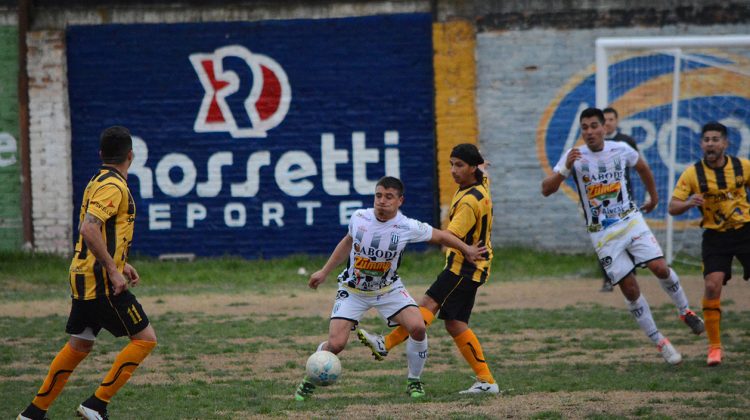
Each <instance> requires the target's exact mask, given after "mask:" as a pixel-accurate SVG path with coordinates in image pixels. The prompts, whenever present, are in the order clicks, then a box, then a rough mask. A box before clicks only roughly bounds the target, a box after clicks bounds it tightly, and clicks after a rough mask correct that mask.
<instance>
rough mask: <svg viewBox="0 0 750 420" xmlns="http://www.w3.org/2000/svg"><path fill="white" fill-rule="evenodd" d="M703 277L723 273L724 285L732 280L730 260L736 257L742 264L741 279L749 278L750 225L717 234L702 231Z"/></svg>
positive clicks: (716, 232)
mask: <svg viewBox="0 0 750 420" xmlns="http://www.w3.org/2000/svg"><path fill="white" fill-rule="evenodd" d="M701 257H702V259H703V275H704V276H705V275H707V274H709V273H716V272H721V273H724V284H726V283H727V282H728V281H729V279H731V278H732V258H733V257H737V259H738V260H739V262H740V264H742V268H743V273H742V278H744V279H745V280H747V279H748V278H750V223H745V225H744V226H743V227H741V228H739V229H736V230H729V231H725V232H719V231H716V230H712V229H706V230H705V231H703V242H702V243H701Z"/></svg>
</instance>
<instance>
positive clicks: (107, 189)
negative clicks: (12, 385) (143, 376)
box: [18, 126, 156, 420]
mask: <svg viewBox="0 0 750 420" xmlns="http://www.w3.org/2000/svg"><path fill="white" fill-rule="evenodd" d="M99 155H100V157H101V159H102V162H103V165H102V167H101V168H100V169H99V170H98V172H97V173H96V175H94V177H93V178H91V181H89V184H88V185H87V187H86V190H85V191H84V194H83V203H82V204H81V212H80V225H79V232H80V234H79V237H78V242H77V244H76V248H75V254H74V256H73V261H72V263H71V264H70V288H71V297H72V303H71V310H70V316H69V317H68V323H67V325H66V327H65V331H66V332H67V333H68V334H70V339H69V341H68V342H67V343H66V344H65V346H64V347H63V348H62V350H60V352H59V353H58V354H57V356H55V358H54V360H53V361H52V363H51V364H50V368H49V372H48V374H47V377H46V378H45V380H44V383H43V384H42V386H41V387H40V388H39V391H38V392H37V394H36V397H35V398H34V400H33V401H32V402H31V404H29V406H28V407H27V408H26V410H24V411H23V412H22V413H21V414H19V415H18V419H19V420H25V419H43V418H46V413H47V410H48V409H49V407H50V405H51V404H52V402H53V401H54V400H55V398H57V396H58V395H59V394H60V392H62V390H63V387H64V386H65V383H66V382H67V380H68V378H69V377H70V375H71V374H72V373H73V370H75V368H76V367H77V366H78V364H79V363H80V362H81V361H82V360H83V359H84V358H85V357H86V356H87V355H88V354H89V352H90V351H91V349H92V348H93V346H94V341H95V339H96V336H97V334H99V332H100V331H101V329H102V328H104V329H106V330H107V331H109V332H110V333H112V335H114V336H115V337H121V336H125V335H127V336H128V337H130V343H128V344H127V345H126V346H125V348H123V349H122V351H121V352H120V353H119V354H118V355H117V357H116V358H115V361H114V363H113V365H112V368H111V369H110V371H109V372H108V373H107V375H106V376H105V377H104V380H103V381H102V383H101V384H100V385H99V387H98V388H97V389H96V391H95V392H94V394H93V395H92V396H91V397H90V398H89V399H87V400H86V401H84V402H83V403H81V405H79V406H78V409H77V412H78V414H79V415H80V416H82V417H84V418H86V419H102V418H108V417H107V404H109V402H110V400H111V399H112V397H113V396H114V395H115V393H117V391H118V390H119V389H120V388H121V387H122V386H123V385H125V383H126V382H127V381H128V379H130V376H131V375H132V373H133V371H134V370H135V369H136V368H137V367H138V365H139V364H140V363H141V362H142V361H143V360H144V359H145V358H146V357H147V356H148V355H149V353H151V350H153V348H154V347H155V346H156V333H155V332H154V328H153V327H152V326H151V324H150V323H149V320H148V317H147V316H146V313H145V312H144V311H143V307H141V304H140V303H138V300H137V299H136V298H135V296H134V295H133V294H132V293H130V291H129V290H128V288H129V286H135V285H137V284H138V282H139V281H140V277H139V276H138V272H137V271H136V270H135V268H133V266H131V265H130V264H128V263H127V258H128V250H129V248H130V244H131V241H132V239H133V226H134V225H133V223H134V222H135V205H134V203H133V198H132V196H131V195H130V190H129V189H128V185H127V171H128V168H129V167H130V165H131V164H132V162H133V142H132V138H131V136H130V132H129V131H128V129H126V128H125V127H120V126H114V127H109V128H107V129H105V130H104V131H103V132H102V135H101V138H100V149H99Z"/></svg>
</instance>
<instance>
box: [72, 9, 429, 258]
mask: <svg viewBox="0 0 750 420" xmlns="http://www.w3.org/2000/svg"><path fill="white" fill-rule="evenodd" d="M67 50H68V74H69V96H70V108H71V123H72V139H73V140H72V141H73V143H72V151H73V180H74V197H72V199H73V200H74V205H75V207H76V208H78V206H80V200H81V197H82V194H83V189H84V188H85V186H86V184H87V182H88V181H89V179H90V177H91V176H92V175H93V174H94V173H95V172H96V169H97V167H98V165H99V157H98V154H97V152H98V144H99V143H98V142H99V134H100V132H101V131H102V130H103V129H104V128H105V127H107V126H110V125H123V126H126V127H128V128H129V129H130V130H131V132H132V134H133V136H134V140H135V142H134V152H135V161H134V163H133V165H132V166H131V168H130V171H129V175H128V184H129V186H130V190H131V193H132V195H133V198H134V201H135V204H136V222H135V226H136V228H135V229H136V230H135V237H134V242H133V252H135V253H142V254H147V255H155V256H156V255H161V254H166V253H195V254H197V255H204V256H217V255H241V256H244V257H248V258H253V257H273V256H280V255H288V254H294V253H319V254H324V253H328V252H330V251H331V250H333V248H334V247H335V245H336V244H337V243H338V241H339V240H341V238H342V237H343V236H344V235H345V234H346V225H347V224H348V219H349V217H350V215H351V213H352V212H353V211H354V210H356V209H357V208H361V207H372V205H373V194H374V190H375V183H376V182H377V180H378V179H379V178H380V177H382V176H384V175H386V174H387V175H392V176H396V177H399V178H401V179H402V180H403V181H404V183H405V185H406V197H405V204H404V206H403V207H402V211H403V212H404V213H405V214H406V215H407V216H409V217H413V218H417V219H419V220H422V221H425V222H427V223H431V224H435V223H436V222H437V220H436V191H435V185H436V181H435V173H436V169H435V145H434V111H433V109H434V106H433V97H434V87H433V69H432V23H431V19H430V16H429V15H426V14H406V15H387V16H372V17H362V18H344V19H322V20H288V21H263V22H225V23H205V24H197V23H196V24H192V23H191V24H151V25H145V24H138V25H92V26H71V27H70V28H69V29H68V32H67ZM75 217H76V218H77V214H76V216H75ZM77 223H78V221H77V220H74V224H75V225H77ZM75 231H77V229H76V230H75Z"/></svg>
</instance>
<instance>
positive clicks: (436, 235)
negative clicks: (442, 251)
mask: <svg viewBox="0 0 750 420" xmlns="http://www.w3.org/2000/svg"><path fill="white" fill-rule="evenodd" d="M429 242H430V243H432V244H440V245H444V246H447V247H451V248H454V249H458V250H459V251H461V253H462V254H464V257H465V258H466V260H467V261H468V262H470V263H472V264H473V263H474V262H476V261H481V260H484V259H485V257H484V256H483V255H484V254H485V253H487V247H486V246H484V244H476V245H466V243H465V242H464V241H462V240H460V239H458V238H457V237H456V236H455V235H453V234H452V233H450V232H449V231H445V230H440V229H435V228H433V229H432V238H431V239H430V241H429Z"/></svg>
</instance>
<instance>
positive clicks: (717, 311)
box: [703, 298, 721, 348]
mask: <svg viewBox="0 0 750 420" xmlns="http://www.w3.org/2000/svg"><path fill="white" fill-rule="evenodd" d="M703 321H704V322H705V324H706V335H707V336H708V345H709V346H710V347H711V348H721V326H720V323H721V299H710V300H709V299H706V298H703Z"/></svg>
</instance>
